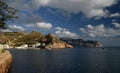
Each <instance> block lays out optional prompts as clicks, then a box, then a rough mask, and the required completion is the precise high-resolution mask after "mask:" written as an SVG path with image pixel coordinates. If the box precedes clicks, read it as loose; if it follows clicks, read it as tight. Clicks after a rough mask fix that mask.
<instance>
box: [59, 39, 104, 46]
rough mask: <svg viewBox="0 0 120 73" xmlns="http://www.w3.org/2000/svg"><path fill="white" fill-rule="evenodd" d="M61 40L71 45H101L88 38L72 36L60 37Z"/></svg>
mask: <svg viewBox="0 0 120 73" xmlns="http://www.w3.org/2000/svg"><path fill="white" fill-rule="evenodd" d="M60 39H61V40H62V41H64V42H66V43H68V44H70V45H72V46H84V47H102V45H101V43H100V42H99V41H93V40H88V41H85V40H83V39H72V38H67V37H64V38H60Z"/></svg>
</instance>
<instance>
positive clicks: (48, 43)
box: [0, 31, 73, 49]
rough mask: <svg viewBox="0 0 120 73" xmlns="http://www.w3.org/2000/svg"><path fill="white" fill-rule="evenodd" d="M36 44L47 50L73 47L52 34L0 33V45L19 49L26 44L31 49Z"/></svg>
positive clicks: (34, 32)
mask: <svg viewBox="0 0 120 73" xmlns="http://www.w3.org/2000/svg"><path fill="white" fill-rule="evenodd" d="M36 43H40V45H37V46H36V47H38V48H46V49H63V48H72V47H73V46H71V45H69V44H67V43H65V42H63V41H61V40H60V39H58V38H57V37H56V36H54V35H52V34H47V35H43V34H42V33H40V32H36V31H33V32H31V33H24V32H4V33H3V32H1V33H0V44H8V45H10V46H12V47H19V46H22V45H24V44H26V45H28V47H31V46H32V45H34V44H36Z"/></svg>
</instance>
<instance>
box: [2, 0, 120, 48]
mask: <svg viewBox="0 0 120 73" xmlns="http://www.w3.org/2000/svg"><path fill="white" fill-rule="evenodd" d="M4 1H6V2H7V3H8V4H9V6H11V7H14V8H15V9H17V10H18V11H19V12H18V13H17V15H18V16H19V18H18V19H15V20H14V21H7V22H6V23H7V24H8V25H9V26H8V29H6V30H1V31H3V32H8V31H9V32H12V31H24V32H31V31H33V30H34V31H39V32H42V33H43V34H47V33H52V34H54V35H56V36H58V37H70V38H81V39H85V40H98V41H100V42H101V43H102V44H103V46H120V0H4Z"/></svg>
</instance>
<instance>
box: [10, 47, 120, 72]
mask: <svg viewBox="0 0 120 73" xmlns="http://www.w3.org/2000/svg"><path fill="white" fill-rule="evenodd" d="M9 51H10V52H11V53H12V56H13V61H12V65H11V68H10V70H9V73H120V47H106V48H89V47H75V48H71V49H62V50H45V49H42V50H17V49H10V50H9Z"/></svg>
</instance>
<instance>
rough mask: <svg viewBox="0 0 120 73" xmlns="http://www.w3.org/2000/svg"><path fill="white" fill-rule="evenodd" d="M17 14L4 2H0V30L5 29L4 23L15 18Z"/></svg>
mask: <svg viewBox="0 0 120 73" xmlns="http://www.w3.org/2000/svg"><path fill="white" fill-rule="evenodd" d="M17 12H18V11H17V10H16V9H14V8H13V7H10V6H9V5H8V4H7V3H6V2H5V1H2V0H0V29H1V28H2V29H4V28H6V27H5V25H6V21H8V20H13V18H17V16H16V13H17Z"/></svg>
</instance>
